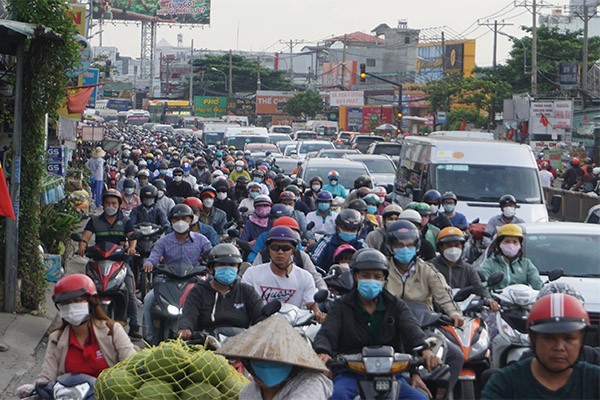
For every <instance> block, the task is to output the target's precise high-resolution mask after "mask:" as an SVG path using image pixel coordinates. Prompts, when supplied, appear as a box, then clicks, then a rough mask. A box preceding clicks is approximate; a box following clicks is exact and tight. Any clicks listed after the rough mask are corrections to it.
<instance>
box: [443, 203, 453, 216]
mask: <svg viewBox="0 0 600 400" xmlns="http://www.w3.org/2000/svg"><path fill="white" fill-rule="evenodd" d="M454 207H455V205H454V204H444V211H445V212H447V213H448V214H450V213H451V212H452V211H454Z"/></svg>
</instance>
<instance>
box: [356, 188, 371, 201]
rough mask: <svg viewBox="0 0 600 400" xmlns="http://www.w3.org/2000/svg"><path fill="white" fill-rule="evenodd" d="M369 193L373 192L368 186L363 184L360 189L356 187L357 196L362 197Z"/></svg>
mask: <svg viewBox="0 0 600 400" xmlns="http://www.w3.org/2000/svg"><path fill="white" fill-rule="evenodd" d="M368 194H371V189H369V188H368V187H366V186H361V187H359V188H358V189H356V197H357V198H359V199H362V198H363V197H365V196H366V195H368Z"/></svg>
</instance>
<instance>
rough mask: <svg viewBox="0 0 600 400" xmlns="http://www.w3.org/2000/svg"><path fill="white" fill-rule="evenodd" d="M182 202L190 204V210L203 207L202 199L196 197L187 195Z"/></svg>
mask: <svg viewBox="0 0 600 400" xmlns="http://www.w3.org/2000/svg"><path fill="white" fill-rule="evenodd" d="M183 204H185V205H188V206H190V207H191V209H192V211H194V209H196V210H202V208H203V207H204V206H203V205H202V200H200V199H199V198H197V197H188V198H186V199H185V200H184V201H183Z"/></svg>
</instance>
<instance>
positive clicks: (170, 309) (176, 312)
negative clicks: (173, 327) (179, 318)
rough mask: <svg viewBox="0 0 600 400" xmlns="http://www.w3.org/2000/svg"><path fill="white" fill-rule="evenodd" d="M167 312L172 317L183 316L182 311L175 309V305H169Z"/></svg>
mask: <svg viewBox="0 0 600 400" xmlns="http://www.w3.org/2000/svg"><path fill="white" fill-rule="evenodd" d="M167 312H168V313H169V314H171V315H179V314H181V309H180V308H178V307H175V306H174V305H173V304H169V305H168V306H167Z"/></svg>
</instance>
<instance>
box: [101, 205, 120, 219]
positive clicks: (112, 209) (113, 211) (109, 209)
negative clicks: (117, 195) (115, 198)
mask: <svg viewBox="0 0 600 400" xmlns="http://www.w3.org/2000/svg"><path fill="white" fill-rule="evenodd" d="M104 212H105V213H106V215H108V216H109V217H112V216H113V215H115V214H116V213H117V212H119V209H118V208H115V207H104Z"/></svg>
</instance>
